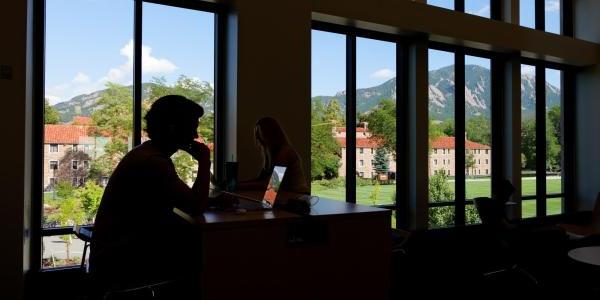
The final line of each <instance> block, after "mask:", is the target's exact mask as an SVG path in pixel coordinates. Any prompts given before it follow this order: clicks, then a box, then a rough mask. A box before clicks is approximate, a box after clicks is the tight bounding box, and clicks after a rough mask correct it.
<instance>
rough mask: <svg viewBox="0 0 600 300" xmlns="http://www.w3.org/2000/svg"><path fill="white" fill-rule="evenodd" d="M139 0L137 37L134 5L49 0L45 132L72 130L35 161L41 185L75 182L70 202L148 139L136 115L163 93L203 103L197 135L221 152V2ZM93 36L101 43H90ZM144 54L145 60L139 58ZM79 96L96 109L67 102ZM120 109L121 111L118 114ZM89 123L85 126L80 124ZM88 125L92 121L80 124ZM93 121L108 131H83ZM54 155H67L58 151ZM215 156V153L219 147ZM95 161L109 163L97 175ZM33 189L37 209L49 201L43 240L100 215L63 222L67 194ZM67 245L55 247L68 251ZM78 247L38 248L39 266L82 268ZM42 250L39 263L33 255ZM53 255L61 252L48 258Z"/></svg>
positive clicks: (183, 171) (117, 0)
mask: <svg viewBox="0 0 600 300" xmlns="http://www.w3.org/2000/svg"><path fill="white" fill-rule="evenodd" d="M140 2H143V3H142V5H141V7H142V10H143V14H139V15H140V16H143V19H142V20H141V21H142V22H141V24H142V26H141V28H139V29H140V31H141V35H140V36H139V38H138V36H135V37H134V34H133V27H132V26H131V24H134V7H135V5H134V4H135V3H136V1H132V0H130V1H123V0H103V1H78V0H45V14H44V15H43V22H44V23H43V26H44V28H45V36H44V37H43V39H42V41H41V43H42V45H43V47H40V49H44V50H43V51H44V53H43V55H44V62H45V65H44V66H42V67H43V70H44V74H43V76H44V78H45V81H44V82H42V83H40V84H41V85H43V86H40V88H42V89H43V90H44V93H45V95H44V96H45V97H44V98H45V99H47V100H45V102H46V103H45V104H46V105H45V106H44V119H45V124H44V131H45V132H46V133H48V132H50V133H60V132H63V133H67V134H46V138H48V137H49V136H54V137H59V139H61V140H59V141H57V140H55V139H52V140H46V141H42V142H43V143H44V145H46V144H48V145H49V153H52V156H49V155H48V153H43V148H42V149H40V150H38V151H39V153H40V154H39V155H40V156H45V157H43V160H40V161H42V162H43V161H46V160H48V159H52V160H53V161H55V162H56V167H54V168H53V167H50V168H49V170H48V169H46V168H45V166H43V165H38V166H36V168H37V169H38V170H39V171H38V174H39V175H38V176H40V177H41V178H40V180H39V182H43V183H50V182H52V184H59V183H61V182H65V183H67V184H71V185H73V186H75V189H74V190H73V194H72V195H69V197H71V196H73V197H71V198H72V199H75V200H76V201H81V199H79V198H77V197H76V195H79V194H81V193H80V192H84V191H85V190H86V189H98V188H103V187H104V186H106V184H107V181H108V178H109V177H110V175H111V173H112V171H113V170H114V168H115V167H116V162H118V161H119V158H121V157H122V156H123V155H124V154H125V153H127V151H129V150H130V149H131V148H132V147H133V146H134V145H137V144H139V143H140V142H142V140H143V139H144V138H142V137H143V136H145V135H143V134H142V128H143V124H142V120H141V119H137V121H136V120H134V117H133V116H134V115H136V116H137V115H143V114H145V112H146V109H147V108H148V107H149V106H150V104H151V103H150V102H151V100H150V99H156V98H158V97H159V96H162V95H163V94H162V93H170V94H171V93H176V94H183V95H184V96H186V97H188V98H190V99H192V100H194V101H196V102H198V103H200V104H201V105H203V107H204V109H205V114H204V116H203V117H202V118H201V119H200V126H199V135H200V137H201V138H202V139H203V140H204V142H205V143H206V144H208V145H209V147H210V148H211V149H214V148H215V147H213V146H214V145H211V144H213V143H214V128H215V126H214V122H215V113H214V111H215V108H216V107H217V103H216V101H215V98H214V95H215V90H216V89H218V88H219V87H220V80H218V78H216V77H215V76H214V73H215V54H214V52H215V47H216V45H215V33H216V30H215V13H214V12H213V11H216V5H212V4H207V5H203V7H206V9H208V10H209V11H211V12H205V11H199V10H196V9H185V8H179V7H172V6H167V5H160V4H155V3H159V2H161V1H152V2H153V3H149V2H146V1H140ZM163 2H164V3H169V1H166V0H165V1H163ZM181 5H183V6H186V5H188V4H185V3H181ZM189 6H190V7H192V6H194V5H193V4H189ZM213 8H215V9H213ZM173 20H176V22H173ZM173 32H177V33H178V34H173ZM90 37H93V39H94V41H99V42H97V43H96V42H93V43H91V42H90ZM73 45H76V47H74V46H73ZM136 50H140V51H141V53H142V55H141V57H137V56H136V55H135V53H137V51H136ZM138 58H139V59H141V63H140V64H137V63H136V60H137V59H138ZM134 66H135V68H136V69H137V71H138V72H135V70H134ZM134 74H140V76H134ZM132 86H134V87H138V88H137V89H134V90H136V91H142V87H143V90H144V93H139V94H138V93H136V94H135V95H132V94H133V93H132ZM82 95H88V96H89V95H98V96H94V97H91V98H90V97H88V96H86V97H88V98H86V105H87V104H88V102H89V104H90V105H91V106H90V107H89V109H87V108H86V109H82V108H81V107H79V106H77V103H75V102H76V101H75V102H70V101H69V100H72V99H79V98H77V97H80V96H82ZM198 95H201V96H198ZM80 98H81V97H80ZM40 101H41V99H40ZM134 104H135V105H134ZM142 104H143V105H142ZM134 107H135V109H134ZM59 108H60V110H59ZM134 110H135V113H134ZM114 111H118V112H120V113H119V114H114V113H111V112H114ZM76 118H77V119H76ZM83 119H85V120H86V121H85V123H80V120H83ZM84 126H89V127H88V128H82V127H84ZM96 127H102V128H104V130H102V133H101V134H99V133H98V131H96V130H84V129H90V128H96ZM52 131H54V132H52ZM40 136H43V134H40ZM59 144H62V145H65V146H67V145H70V146H68V147H69V148H65V149H68V150H70V151H65V152H66V153H60V152H59ZM57 153H58V154H60V157H56V155H57ZM187 159H188V161H189V163H191V162H192V161H191V159H189V158H187ZM211 159H215V155H214V153H213V154H212V155H211ZM80 163H81V165H80ZM95 163H98V164H99V165H102V168H101V172H94V173H91V172H90V169H91V168H92V166H94V164H95ZM51 164H53V163H52V162H51ZM184 164H185V165H186V166H189V165H190V164H188V163H187V162H184ZM176 166H178V164H176ZM61 168H64V172H63V169H61ZM176 169H177V171H178V174H179V175H180V177H182V178H183V179H184V180H186V181H189V180H190V179H191V177H192V176H191V175H190V172H188V171H187V170H188V169H193V168H181V167H176ZM41 170H43V171H41ZM53 170H58V172H54V171H53ZM214 171H217V170H214ZM36 193H39V197H36V198H39V200H36V201H39V202H38V203H36V205H39V206H40V207H44V210H43V216H42V220H43V222H44V223H43V224H42V231H41V234H42V236H44V237H43V240H44V241H55V240H60V238H61V237H60V236H56V235H55V234H56V232H57V231H55V230H53V227H65V226H73V224H88V223H90V222H91V221H92V220H93V218H94V211H95V208H94V207H92V208H90V209H87V208H86V209H87V210H84V211H83V212H82V213H81V214H79V213H78V214H74V215H73V216H72V217H71V218H70V219H69V218H67V219H68V220H67V219H64V218H61V219H64V220H61V221H60V222H55V221H51V220H55V219H56V217H55V215H54V214H56V212H57V211H60V208H61V205H62V204H61V203H64V201H57V200H61V199H58V198H57V197H59V196H57V195H56V193H53V192H52V191H51V190H50V189H48V187H47V186H43V187H41V189H37V190H36ZM95 194H97V193H95ZM99 195H101V193H100V194H99ZM71 198H70V199H71ZM96 200H99V199H96ZM95 202H96V203H99V201H95ZM51 229H52V230H51ZM63 244H64V243H63ZM61 245H62V244H61ZM61 247H63V246H60V247H59V248H60V249H59V248H56V249H55V248H53V250H52V251H62V252H61V253H64V252H65V250H63V249H62V248H61ZM72 250H73V252H72V253H73V257H71V259H67V258H66V257H64V255H62V254H61V255H58V256H57V255H55V254H56V253H50V252H49V251H50V250H49V249H48V248H46V249H44V252H43V253H41V252H42V251H41V249H40V251H39V252H40V253H37V254H36V253H35V252H36V251H32V253H34V254H33V256H34V260H33V264H34V266H36V265H39V266H40V267H42V268H46V267H54V266H56V267H58V266H64V265H69V264H78V263H79V259H73V258H76V257H75V256H76V255H77V253H78V252H76V251H79V250H76V249H72ZM36 255H39V256H37V258H39V260H36V259H35V258H36ZM52 255H54V257H55V258H56V257H59V258H58V259H56V260H55V261H53V262H51V257H53V256H52ZM79 255H81V254H80V253H79Z"/></svg>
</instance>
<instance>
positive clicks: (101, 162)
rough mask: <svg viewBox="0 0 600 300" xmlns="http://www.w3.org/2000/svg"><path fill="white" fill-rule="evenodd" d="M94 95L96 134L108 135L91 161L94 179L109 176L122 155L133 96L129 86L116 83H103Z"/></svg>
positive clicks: (125, 150)
mask: <svg viewBox="0 0 600 300" xmlns="http://www.w3.org/2000/svg"><path fill="white" fill-rule="evenodd" d="M106 88H107V89H106V91H105V92H104V93H102V96H100V98H99V99H98V102H97V103H98V107H100V108H99V109H98V110H96V111H94V112H93V113H92V121H93V125H94V132H93V134H95V135H96V136H108V137H109V138H110V141H109V142H108V143H107V144H106V145H105V147H104V154H103V155H102V156H100V157H98V158H96V159H95V160H93V161H92V165H91V170H90V173H91V174H92V175H94V176H95V177H96V178H95V179H96V180H100V179H101V178H102V177H104V176H106V177H108V176H110V174H112V171H113V170H114V168H115V167H116V166H117V164H118V163H119V161H120V160H121V159H122V158H123V156H125V154H126V153H127V151H128V148H129V144H130V135H131V132H132V130H133V99H132V96H131V90H130V89H128V88H127V87H125V86H122V85H119V84H116V83H110V82H109V83H107V84H106Z"/></svg>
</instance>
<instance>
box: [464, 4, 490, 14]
mask: <svg viewBox="0 0 600 300" xmlns="http://www.w3.org/2000/svg"><path fill="white" fill-rule="evenodd" d="M464 1H465V12H466V13H468V14H471V15H476V16H480V17H484V18H489V17H490V0H464Z"/></svg>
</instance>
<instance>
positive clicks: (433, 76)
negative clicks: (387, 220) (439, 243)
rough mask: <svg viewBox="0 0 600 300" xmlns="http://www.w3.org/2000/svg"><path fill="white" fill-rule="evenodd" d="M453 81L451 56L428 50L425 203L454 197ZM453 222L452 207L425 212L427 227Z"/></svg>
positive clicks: (447, 224)
mask: <svg viewBox="0 0 600 300" xmlns="http://www.w3.org/2000/svg"><path fill="white" fill-rule="evenodd" d="M454 82H455V81H454V53H451V52H445V51H439V50H432V49H430V50H429V202H447V201H454V198H455V197H454V176H455V174H456V171H457V170H456V168H455V163H456V153H455V144H454V143H455V141H454V98H455V97H454V96H455V88H454ZM459 171H460V172H463V171H462V170H459ZM440 214H442V215H440ZM446 214H450V215H446ZM450 220H451V221H450ZM453 220H454V206H451V207H444V208H437V209H433V208H432V209H430V210H429V225H430V227H442V226H450V225H453V224H454V221H453Z"/></svg>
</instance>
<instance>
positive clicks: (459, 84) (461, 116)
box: [427, 1, 502, 230]
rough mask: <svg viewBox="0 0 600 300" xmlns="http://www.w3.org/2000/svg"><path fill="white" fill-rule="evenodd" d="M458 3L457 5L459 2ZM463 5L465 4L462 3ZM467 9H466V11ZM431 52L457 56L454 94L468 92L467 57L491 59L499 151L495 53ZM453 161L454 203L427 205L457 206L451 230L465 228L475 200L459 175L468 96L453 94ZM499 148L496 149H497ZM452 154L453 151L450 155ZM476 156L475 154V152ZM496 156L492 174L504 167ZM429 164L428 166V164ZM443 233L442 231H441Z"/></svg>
mask: <svg viewBox="0 0 600 300" xmlns="http://www.w3.org/2000/svg"><path fill="white" fill-rule="evenodd" d="M457 2H458V1H457ZM463 4H464V2H463ZM463 8H464V7H463ZM428 49H433V50H439V51H445V52H450V53H453V54H454V74H455V75H454V90H455V91H464V88H465V57H466V56H467V55H468V56H474V57H479V58H485V59H489V61H490V77H491V89H492V91H491V99H490V100H491V103H492V107H491V112H490V118H491V120H490V124H491V126H492V150H494V149H498V148H500V147H501V146H500V145H501V144H500V143H501V141H500V137H499V133H498V132H497V130H496V131H495V130H494V128H495V127H498V126H502V125H501V124H496V123H498V122H499V119H500V118H498V117H497V113H496V112H495V110H497V109H495V108H494V107H495V105H494V103H497V102H498V101H499V98H500V95H499V94H498V93H497V92H496V91H495V90H496V89H497V86H498V85H499V84H500V83H499V82H498V80H499V79H500V76H498V74H497V73H498V72H497V71H498V70H497V67H496V66H495V62H496V61H497V60H498V57H497V56H498V54H497V53H494V52H492V51H485V50H480V49H474V48H469V47H460V46H454V45H448V44H444V43H440V42H433V41H430V42H429V45H428ZM454 105H455V106H454V150H455V151H454V160H455V164H454V166H455V170H457V171H456V172H455V178H454V184H455V186H454V198H455V199H454V200H453V201H444V202H434V203H431V202H429V201H427V205H428V207H429V208H433V207H446V206H454V211H455V213H454V216H455V217H454V224H452V225H450V226H449V227H460V226H465V225H466V224H465V222H466V207H467V205H473V199H467V197H466V184H465V179H466V176H465V174H464V172H458V170H459V166H463V167H460V168H462V169H464V165H465V160H466V154H467V152H466V151H467V149H465V131H466V129H465V127H466V126H465V124H466V123H465V120H466V117H465V94H464V92H463V93H457V92H455V94H454ZM496 145H497V146H496ZM449 152H450V153H451V151H449ZM473 153H475V151H473ZM494 153H496V156H498V152H497V151H492V153H491V156H490V158H491V160H492V170H501V169H500V168H501V166H500V164H499V163H494V161H495V160H494ZM428 163H429V162H428ZM497 173H500V172H492V176H491V185H492V186H491V188H492V193H493V190H494V182H496V181H497V179H496V178H497V177H498V176H499V174H497ZM436 229H438V228H430V230H436ZM440 229H441V228H440Z"/></svg>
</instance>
